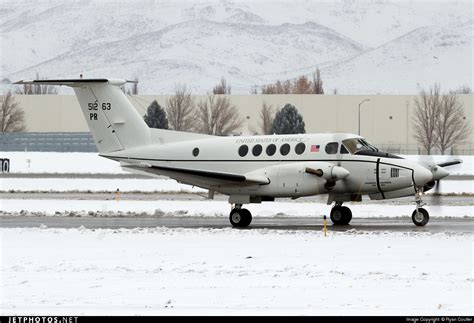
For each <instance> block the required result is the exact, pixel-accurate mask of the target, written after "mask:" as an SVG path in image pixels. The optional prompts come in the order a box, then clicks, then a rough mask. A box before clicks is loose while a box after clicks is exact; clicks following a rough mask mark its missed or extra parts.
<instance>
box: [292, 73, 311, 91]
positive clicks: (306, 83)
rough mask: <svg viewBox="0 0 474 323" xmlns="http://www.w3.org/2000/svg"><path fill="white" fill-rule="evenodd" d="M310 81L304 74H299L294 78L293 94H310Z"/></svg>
mask: <svg viewBox="0 0 474 323" xmlns="http://www.w3.org/2000/svg"><path fill="white" fill-rule="evenodd" d="M312 87H313V86H312V83H311V81H310V80H308V78H307V77H306V76H304V75H301V76H300V77H298V78H297V79H296V80H295V83H294V85H293V93H294V94H311V92H312V90H313V89H312Z"/></svg>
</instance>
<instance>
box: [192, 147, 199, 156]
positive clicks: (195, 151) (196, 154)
mask: <svg viewBox="0 0 474 323" xmlns="http://www.w3.org/2000/svg"><path fill="white" fill-rule="evenodd" d="M198 155H199V148H197V147H196V148H194V149H193V156H194V157H197V156H198Z"/></svg>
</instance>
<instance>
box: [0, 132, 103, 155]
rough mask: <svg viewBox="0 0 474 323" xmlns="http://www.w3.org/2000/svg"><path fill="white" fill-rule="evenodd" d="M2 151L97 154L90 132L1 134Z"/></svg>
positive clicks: (0, 149)
mask: <svg viewBox="0 0 474 323" xmlns="http://www.w3.org/2000/svg"><path fill="white" fill-rule="evenodd" d="M0 151H55V152H97V148H96V146H95V143H94V139H92V135H91V134H90V133H89V132H22V133H19V132H14V133H0Z"/></svg>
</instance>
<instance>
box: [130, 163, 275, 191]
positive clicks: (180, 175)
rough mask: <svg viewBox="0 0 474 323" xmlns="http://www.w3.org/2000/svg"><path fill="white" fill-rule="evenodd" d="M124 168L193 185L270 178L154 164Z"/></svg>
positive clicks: (250, 182) (261, 182)
mask: <svg viewBox="0 0 474 323" xmlns="http://www.w3.org/2000/svg"><path fill="white" fill-rule="evenodd" d="M122 168H124V170H130V171H138V172H141V173H143V172H146V173H148V174H150V175H163V176H167V177H170V178H173V179H175V180H177V181H179V182H183V183H189V184H191V185H196V186H202V187H205V188H210V187H212V186H215V185H228V184H233V185H235V184H240V185H255V184H257V185H265V184H269V183H270V180H269V179H268V178H267V177H265V176H261V175H254V174H243V175H242V174H234V173H224V172H214V171H208V170H199V169H188V168H177V167H168V166H152V165H146V166H145V165H139V166H137V165H122Z"/></svg>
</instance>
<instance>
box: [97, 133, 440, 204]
mask: <svg viewBox="0 0 474 323" xmlns="http://www.w3.org/2000/svg"><path fill="white" fill-rule="evenodd" d="M348 138H359V136H357V135H353V134H299V135H269V136H249V137H240V136H239V137H211V138H209V139H207V138H206V139H198V140H190V141H181V142H176V143H169V144H161V145H148V146H143V147H137V148H133V149H128V150H123V151H118V152H115V153H107V154H102V156H104V157H108V158H112V159H115V160H118V161H122V162H124V163H127V164H131V165H135V166H140V167H141V168H142V169H143V171H146V172H148V171H149V169H150V168H151V166H156V167H166V170H163V169H159V170H156V171H154V173H156V174H160V175H165V176H169V177H171V178H174V179H176V180H178V181H180V182H183V183H187V184H190V185H195V186H200V187H203V188H206V189H210V190H215V191H218V192H221V193H223V194H227V195H248V196H270V197H300V196H309V195H316V194H323V193H328V192H331V193H334V194H359V195H360V194H377V193H379V194H381V195H383V193H384V192H390V191H395V190H400V189H405V188H408V189H410V188H413V190H412V191H410V194H413V192H414V185H421V186H423V185H424V184H425V183H426V182H427V181H429V180H430V179H429V178H428V176H431V173H430V172H429V171H428V170H427V169H425V168H424V167H423V166H421V165H418V164H416V163H414V162H410V161H408V160H405V159H395V158H384V157H375V156H364V155H352V154H348V153H346V154H341V153H340V146H341V141H342V140H344V139H348ZM300 142H301V143H304V144H305V150H304V152H303V153H301V154H297V153H296V152H295V146H296V145H297V144H298V143H300ZM330 142H337V143H338V150H337V153H333V154H329V153H327V152H326V151H325V147H326V145H327V144H328V143H330ZM270 144H274V145H275V146H276V152H275V154H274V155H273V156H268V155H267V153H266V148H267V146H268V145H270ZM284 144H289V145H290V151H289V153H288V154H287V155H282V154H281V152H280V148H281V146H282V145H284ZM242 145H247V146H248V152H247V154H246V155H245V156H243V157H242V156H240V155H239V148H240V147H241V146H242ZM256 145H261V146H262V152H261V154H260V155H259V156H254V154H253V153H252V150H253V148H254V146H256ZM312 145H319V151H314V150H316V149H313V151H312V149H311V146H312ZM196 148H197V149H199V154H198V155H197V156H194V155H193V150H194V149H196ZM334 165H336V166H340V167H343V168H344V169H346V170H347V171H348V172H349V173H350V174H349V175H348V176H347V177H346V178H344V179H340V180H335V185H334V186H333V187H330V188H327V187H326V185H325V184H326V182H327V180H326V179H325V178H323V177H318V176H316V175H314V174H310V173H306V172H305V169H306V168H307V167H310V168H313V169H318V168H321V169H323V168H324V167H329V166H330V167H332V166H334ZM169 168H173V169H185V170H199V171H208V172H219V173H229V174H243V175H246V174H249V175H256V176H260V177H263V178H268V179H269V181H268V183H265V184H261V183H259V184H255V183H254V184H252V183H244V184H241V183H234V182H226V181H224V182H223V181H216V180H214V179H209V178H203V177H200V176H195V175H193V174H182V173H178V172H173V171H170V170H169ZM392 169H398V171H396V174H397V176H396V177H394V176H392V175H393V174H392Z"/></svg>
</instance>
